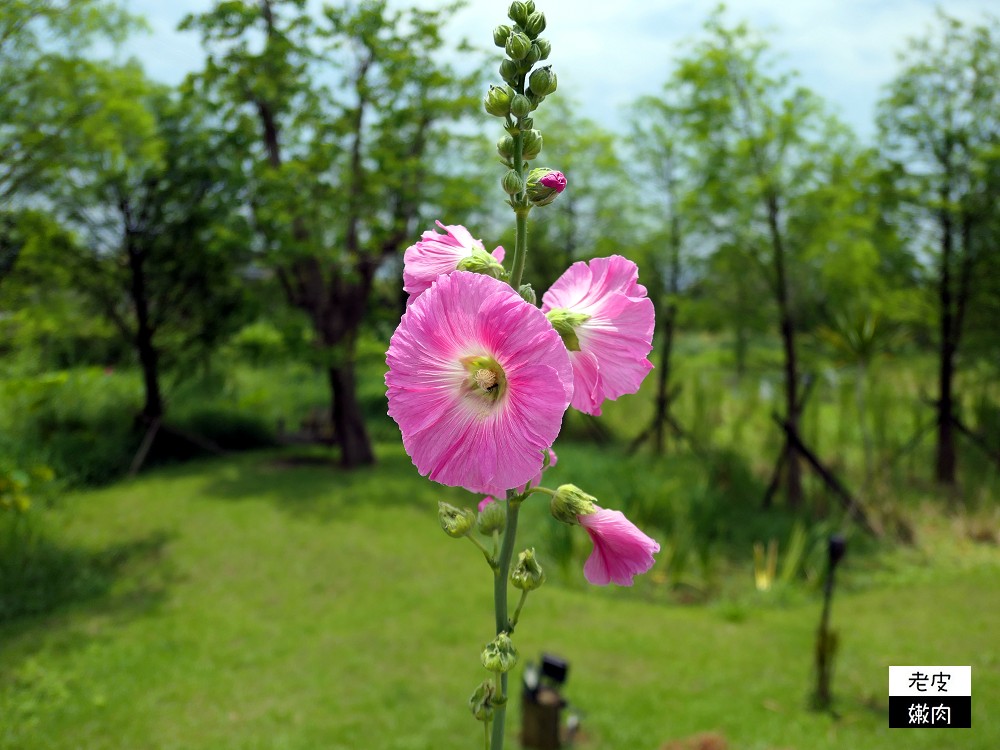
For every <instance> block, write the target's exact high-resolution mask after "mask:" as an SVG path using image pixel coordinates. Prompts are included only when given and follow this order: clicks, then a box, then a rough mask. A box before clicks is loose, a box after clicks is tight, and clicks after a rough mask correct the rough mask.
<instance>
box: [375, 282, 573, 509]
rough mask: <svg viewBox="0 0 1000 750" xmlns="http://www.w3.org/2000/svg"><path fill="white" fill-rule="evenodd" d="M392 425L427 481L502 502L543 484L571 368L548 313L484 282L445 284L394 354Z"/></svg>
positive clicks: (418, 305) (427, 298) (404, 329)
mask: <svg viewBox="0 0 1000 750" xmlns="http://www.w3.org/2000/svg"><path fill="white" fill-rule="evenodd" d="M386 362H387V363H388V365H389V372H388V373H387V374H386V376H385V382H386V386H388V398H389V416H391V417H392V418H393V419H394V420H396V423H397V424H398V425H399V428H400V431H401V432H402V433H403V446H404V447H405V448H406V452H407V453H409V455H410V458H412V459H413V463H414V465H415V466H416V467H417V469H418V470H419V471H420V473H421V474H423V475H426V476H429V477H430V478H431V479H432V480H434V481H435V482H440V483H441V484H447V485H451V486H458V487H465V488H466V489H468V490H470V491H472V492H481V493H483V494H489V495H493V496H495V497H503V496H504V494H505V493H506V490H507V489H509V488H511V487H520V486H522V485H524V484H525V483H526V482H528V481H529V480H531V479H533V478H534V477H536V476H538V474H539V472H540V470H541V468H542V463H543V458H542V452H543V451H544V450H546V449H547V448H548V447H549V446H550V445H552V443H553V442H555V439H556V436H557V435H558V434H559V429H560V427H561V426H562V417H563V413H564V412H565V411H566V407H567V406H568V405H569V401H570V397H571V396H572V393H573V388H572V381H573V375H572V372H573V371H572V368H571V367H570V364H569V357H568V355H567V354H566V348H565V347H564V346H563V344H562V341H561V340H560V339H559V334H557V333H556V332H555V330H553V328H552V326H551V325H550V324H549V322H548V320H546V318H545V316H544V315H543V314H542V312H541V311H540V310H539V309H538V308H537V307H535V306H534V305H530V304H528V303H527V302H525V301H524V300H523V299H521V297H520V296H519V295H518V294H517V292H515V291H514V290H513V289H511V287H510V286H508V285H507V284H504V283H503V282H501V281H497V280H496V279H494V278H491V277H489V276H484V275H482V274H475V273H467V272H464V271H456V272H455V273H452V274H449V275H447V276H440V277H438V279H437V281H436V282H434V284H433V286H431V288H430V289H429V290H427V291H426V292H424V293H423V294H421V295H420V297H419V298H417V300H416V301H415V302H414V303H413V304H412V305H410V307H409V308H408V309H407V311H406V313H405V314H404V315H403V319H402V320H401V321H400V323H399V327H398V328H397V329H396V331H395V333H393V335H392V340H391V341H390V343H389V351H388V352H387V353H386Z"/></svg>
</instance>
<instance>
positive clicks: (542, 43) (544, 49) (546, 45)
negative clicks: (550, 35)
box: [535, 38, 552, 60]
mask: <svg viewBox="0 0 1000 750" xmlns="http://www.w3.org/2000/svg"><path fill="white" fill-rule="evenodd" d="M535 44H536V45H538V49H539V50H540V51H541V53H542V55H541V58H540V59H542V60H548V59H549V54H551V52H552V42H550V41H549V40H548V39H542V38H538V39H536V40H535Z"/></svg>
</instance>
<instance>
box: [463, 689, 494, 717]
mask: <svg viewBox="0 0 1000 750" xmlns="http://www.w3.org/2000/svg"><path fill="white" fill-rule="evenodd" d="M495 696H496V685H494V684H493V680H483V684H482V685H480V686H479V687H477V688H476V690H475V692H474V693H473V694H472V697H470V698H469V709H470V710H471V711H472V715H473V716H475V717H476V719H478V720H479V721H490V720H491V719H492V718H493V706H494V705H495V704H494V702H493V699H494V697H495Z"/></svg>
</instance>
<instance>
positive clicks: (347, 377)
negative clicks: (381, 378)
mask: <svg viewBox="0 0 1000 750" xmlns="http://www.w3.org/2000/svg"><path fill="white" fill-rule="evenodd" d="M329 377H330V395H331V403H332V411H331V415H330V416H331V418H332V422H333V431H334V435H335V437H336V440H337V444H338V445H339V446H340V463H341V465H342V466H343V467H344V468H347V469H350V468H353V467H355V466H367V465H369V464H373V463H375V453H374V451H372V446H371V442H370V441H369V440H368V431H367V430H366V428H365V419H364V414H363V413H362V411H361V405H360V404H359V403H358V397H357V393H356V392H355V389H354V383H355V380H354V363H353V361H351V360H350V359H348V360H347V361H346V362H345V363H343V364H340V365H336V366H333V367H330V369H329Z"/></svg>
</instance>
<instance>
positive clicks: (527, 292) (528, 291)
mask: <svg viewBox="0 0 1000 750" xmlns="http://www.w3.org/2000/svg"><path fill="white" fill-rule="evenodd" d="M517 293H518V294H520V295H521V299H523V300H524V301H525V302H527V303H528V304H529V305H535V304H538V297H536V296H535V290H534V289H532V288H531V284H521V288H520V289H518V290H517Z"/></svg>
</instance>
